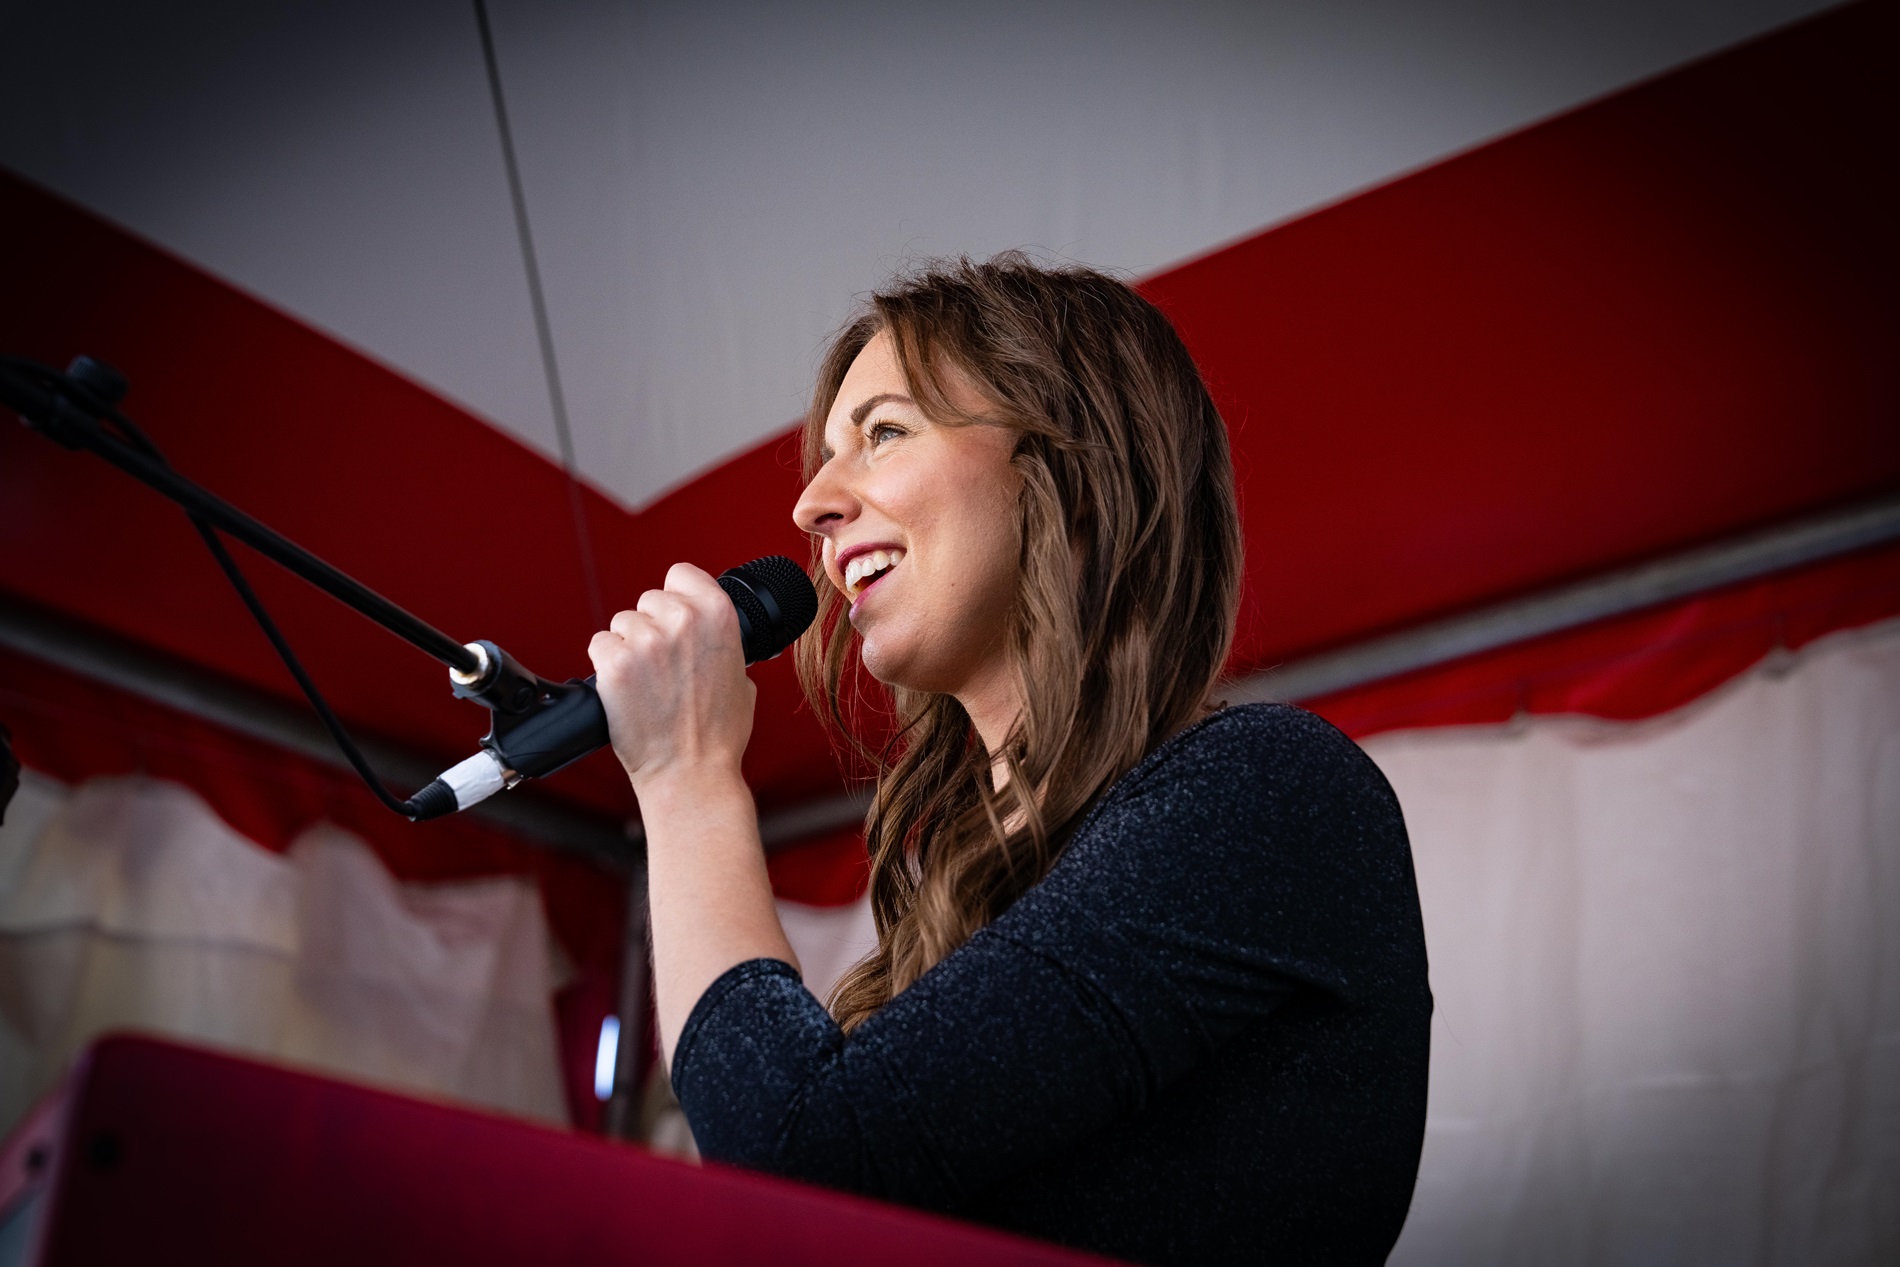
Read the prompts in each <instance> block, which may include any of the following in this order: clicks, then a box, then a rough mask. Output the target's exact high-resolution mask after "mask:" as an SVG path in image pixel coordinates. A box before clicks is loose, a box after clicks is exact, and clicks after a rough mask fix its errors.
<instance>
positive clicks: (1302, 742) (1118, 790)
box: [1108, 704, 1385, 798]
mask: <svg viewBox="0 0 1900 1267" xmlns="http://www.w3.org/2000/svg"><path fill="white" fill-rule="evenodd" d="M1205 782H1213V783H1216V784H1221V783H1225V784H1231V785H1236V786H1238V785H1242V784H1244V785H1245V786H1247V787H1250V788H1260V787H1272V788H1275V789H1278V790H1279V791H1281V792H1283V793H1284V792H1286V791H1290V790H1294V789H1297V788H1299V787H1302V786H1305V787H1310V788H1318V787H1324V786H1336V785H1338V784H1340V783H1342V782H1344V783H1348V784H1370V785H1372V786H1374V787H1376V788H1380V789H1383V788H1384V787H1385V780H1384V778H1383V776H1382V775H1380V773H1379V770H1378V767H1377V766H1375V765H1374V764H1373V763H1372V760H1371V758H1369V757H1367V756H1366V754H1365V753H1364V752H1363V751H1361V749H1360V748H1359V745H1358V744H1355V743H1354V742H1353V741H1352V740H1351V739H1349V738H1347V737H1346V735H1345V734H1343V733H1342V732H1341V731H1340V730H1339V729H1338V728H1337V727H1335V726H1333V725H1332V723H1330V722H1328V721H1327V720H1326V719H1325V718H1323V717H1319V716H1317V715H1316V714H1313V713H1309V712H1307V711H1306V710H1305V709H1303V708H1297V707H1295V706H1293V705H1291V704H1240V705H1235V706H1231V707H1226V708H1222V709H1219V710H1218V711H1216V712H1214V713H1212V714H1210V715H1209V716H1207V717H1205V718H1203V719H1201V720H1200V721H1198V722H1196V723H1194V724H1193V725H1191V726H1189V727H1187V728H1186V729H1184V730H1182V731H1180V732H1179V733H1177V734H1175V735H1173V736H1172V737H1170V738H1168V739H1166V740H1164V741H1162V742H1161V743H1160V744H1158V745H1156V746H1155V748H1154V749H1153V750H1152V751H1151V752H1149V753H1148V755H1147V756H1146V757H1144V758H1143V759H1142V760H1141V761H1140V762H1138V763H1137V764H1136V765H1135V767H1134V768H1133V769H1132V770H1130V771H1129V772H1128V773H1127V774H1125V775H1123V776H1122V778H1121V779H1120V780H1118V781H1117V782H1116V783H1115V785H1114V786H1113V787H1112V788H1110V790H1109V793H1108V796H1109V798H1121V797H1135V796H1143V795H1152V794H1153V793H1154V792H1155V791H1156V790H1157V789H1158V788H1161V787H1165V786H1168V785H1177V784H1183V783H1186V784H1198V783H1205Z"/></svg>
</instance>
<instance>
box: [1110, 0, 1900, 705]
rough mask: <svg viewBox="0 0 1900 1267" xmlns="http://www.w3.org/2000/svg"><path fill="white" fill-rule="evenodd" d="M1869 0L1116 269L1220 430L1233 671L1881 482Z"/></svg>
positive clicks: (1881, 167) (1885, 404)
mask: <svg viewBox="0 0 1900 1267" xmlns="http://www.w3.org/2000/svg"><path fill="white" fill-rule="evenodd" d="M1897 14H1900V8H1897V7H1896V6H1895V5H1893V4H1890V3H1882V4H1863V5H1857V6H1852V7H1850V8H1847V9H1845V10H1842V11H1838V12H1836V13H1833V14H1830V15H1827V16H1824V17H1822V18H1820V19H1819V20H1817V21H1814V22H1811V23H1808V24H1806V25H1803V26H1800V27H1796V28H1793V29H1790V30H1787V31H1784V32H1782V33H1780V34H1777V35H1773V36H1771V37H1769V38H1767V39H1765V40H1762V41H1760V42H1758V43H1755V44H1753V45H1751V46H1748V47H1745V48H1743V49H1741V50H1739V51H1736V52H1733V53H1730V54H1727V55H1724V56H1721V57H1718V58H1716V59H1714V60H1712V61H1709V62H1707V63H1704V64H1702V65H1699V66H1696V67H1693V68H1690V69H1687V70H1684V71H1680V72H1677V73H1674V74H1671V75H1669V76H1668V77H1666V78H1664V79H1662V80H1659V81H1657V82H1654V83H1651V84H1649V85H1647V86H1644V87H1640V88H1637V89H1635V90H1633V91H1629V92H1626V93H1623V94H1621V95H1619V96H1616V97H1613V98H1610V99H1608V100H1606V101H1603V102H1600V103H1598V104H1596V105H1592V106H1589V107H1587V108H1585V109H1583V110H1580V111H1578V112H1576V113H1573V114H1570V115H1568V116H1565V117H1563V118H1560V119H1557V120H1555V121H1553V122H1550V123H1546V124H1543V125H1541V126H1538V127H1535V128H1532V129H1530V130H1528V131H1526V132H1523V133H1520V134H1518V135H1516V136H1513V137H1511V138H1509V139H1507V140H1504V141H1501V142H1499V143H1497V144H1493V145H1489V146H1486V147H1484V148H1482V149H1480V150H1477V151H1474V152H1472V153H1469V154H1467V155H1465V156H1463V157H1460V158H1458V159H1455V160H1452V161H1450V162H1446V163H1444V164H1441V165H1439V166H1437V167H1434V168H1431V169H1429V170H1427V171H1424V172H1421V173H1419V174H1417V175H1414V176H1411V177H1408V178H1406V179H1404V180H1400V181H1398V182H1396V183H1394V184H1391V185H1388V186H1386V187H1384V188H1382V189H1379V190H1376V191H1373V192H1371V193H1368V194H1365V195H1363V196H1360V197H1357V198H1354V199H1352V200H1350V201H1348V202H1345V203H1343V204H1340V205H1338V206H1335V207H1333V208H1330V209H1328V210H1325V211H1322V212H1320V213H1318V214H1316V215H1313V216H1310V217H1308V218H1306V219H1304V220H1301V221H1298V222H1296V223H1293V224H1289V225H1287V226H1285V227H1283V228H1279V229H1276V230H1273V231H1272V232H1269V233H1265V234H1262V235H1261V236H1259V237H1257V238H1253V239H1251V240H1249V241H1246V242H1243V243H1241V244H1239V245H1237V246H1234V247H1232V248H1230V249H1227V250H1224V251H1220V252H1218V253H1216V254H1214V255H1211V256H1208V257H1207V258H1205V259H1202V260H1199V261H1196V262H1194V263H1192V264H1189V265H1187V266H1185V267H1182V268H1179V269H1177V270H1175V271H1173V272H1171V273H1168V274H1165V275H1163V276H1161V277H1157V278H1155V279H1153V280H1151V281H1149V282H1147V283H1145V289H1146V291H1147V292H1148V293H1149V294H1150V295H1151V296H1152V297H1153V298H1154V299H1155V300H1156V302H1157V303H1159V304H1160V305H1161V306H1162V307H1163V308H1165V309H1166V310H1167V311H1168V312H1169V313H1170V314H1172V315H1173V317H1174V318H1175V320H1176V321H1177V322H1178V323H1179V325H1180V327H1181V329H1182V331H1183V333H1184V335H1185V336H1186V338H1187V340H1188V342H1189V344H1190V346H1191V347H1192V348H1193V349H1194V352H1195V355H1196V357H1197V359H1198V360H1199V361H1200V363H1201V365H1202V367H1203V369H1204V370H1205V372H1206V374H1207V376H1208V378H1209V380H1210V381H1211V382H1212V384H1213V386H1214V388H1215V392H1216V395H1217V396H1218V398H1219V400H1220V402H1221V405H1222V409H1223V411H1224V413H1225V414H1226V416H1227V418H1228V421H1229V424H1230V426H1231V428H1232V430H1233V434H1234V439H1235V448H1236V457H1237V461H1238V464H1239V468H1240V471H1241V474H1242V479H1243V487H1244V497H1245V504H1244V510H1245V520H1246V528H1247V543H1248V551H1249V567H1248V581H1249V605H1248V612H1247V616H1246V618H1245V619H1244V620H1243V622H1242V629H1241V640H1240V647H1239V649H1238V653H1237V656H1236V665H1235V667H1236V668H1237V669H1243V670H1244V669H1251V668H1255V667H1260V666H1264V665H1267V664H1270V663H1272V662H1274V661H1277V660H1280V659H1283V658H1285V657H1287V656H1289V655H1293V654H1297V653H1300V652H1303V651H1309V650H1313V649H1316V648H1318V647H1322V646H1325V645H1328V644H1334V643H1338V642H1340V641H1342V640H1347V639H1351V638H1354V637H1357V636H1362V635H1364V634H1366V633H1368V632H1370V631H1373V630H1378V629H1385V628H1390V627H1394V626H1401V625H1404V624H1406V623H1409V622H1411V621H1415V620H1417V619H1419V618H1421V617H1425V616H1428V615H1431V614H1434V613H1440V612H1444V611H1446V610H1448V609H1453V608H1458V607H1463V606H1467V605H1470V604H1473V603H1475V602H1478V601H1480V600H1484V599H1489V598H1494V597H1497V596H1500V595H1503V594H1507V593H1510V592H1513V591H1519V590H1523V589H1526V588H1529V587H1536V586H1541V585H1545V584H1548V583H1550V582H1552V581H1553V580H1556V579H1558V578H1562V577H1567V576H1572V575H1575V574H1579V573H1586V572H1590V571H1595V570H1600V569H1603V568H1606V567H1608V566H1611V565H1614V564H1617V563H1619V562H1623V561H1626V560H1631V559H1635V558H1638V557H1641V556H1645V555H1651V554H1654V553H1657V552H1659V551H1663V550H1667V549H1669V548H1672V547H1678V546H1682V545H1684V544H1686V543H1689V542H1693V541H1697V540H1700V539H1703V538H1707V537H1711V536H1719V535H1722V534H1725V533H1728V532H1732V531H1734V530H1737V529H1740V528H1743V527H1746V526H1749V525H1753V524H1757V523H1760V522H1762V521H1765V520H1772V519H1774V518H1776V517H1779V516H1784V515H1788V514H1791V513H1793V512H1796V511H1799V510H1803V509H1806V508H1809V507H1814V506H1819V505H1823V504H1826V503H1830V502H1834V501H1838V500H1843V499H1850V498H1853V497H1855V496H1858V495H1865V494H1868V493H1871V492H1874V491H1875V490H1879V489H1886V488H1892V487H1895V486H1896V485H1900V424H1897V423H1896V421H1895V420H1896V418H1900V370H1897V369H1896V365H1897V364H1900V362H1897V360H1896V357H1895V355H1894V349H1895V347H1896V346H1900V245H1897V240H1896V235H1895V234H1894V232H1893V226H1894V225H1895V224H1896V223H1900V168H1897V167H1896V164H1895V163H1893V162H1892V161H1891V156H1892V155H1894V154H1895V153H1900V77H1897V76H1895V75H1894V74H1893V73H1892V51H1893V50H1894V49H1895V48H1896V47H1900V18H1897V16H1896V15H1897Z"/></svg>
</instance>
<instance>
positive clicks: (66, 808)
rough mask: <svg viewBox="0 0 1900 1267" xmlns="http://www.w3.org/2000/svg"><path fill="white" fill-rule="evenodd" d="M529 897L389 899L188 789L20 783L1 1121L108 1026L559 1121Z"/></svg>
mask: <svg viewBox="0 0 1900 1267" xmlns="http://www.w3.org/2000/svg"><path fill="white" fill-rule="evenodd" d="M558 983H559V976H558V970H557V966H556V962H555V959H554V955H553V952H552V950H551V948H550V942H549V939H548V936H547V930H546V927H545V925H544V923H543V918H542V912H541V904H540V900H539V896H538V895H537V893H536V892H535V889H534V886H533V885H532V883H530V882H527V881H523V880H519V879H512V878H502V879H488V880H481V881H476V882H466V883H457V884H445V885H420V884H400V883H398V882H396V880H395V879H394V878H393V877H391V876H390V874H389V873H388V872H387V871H386V870H384V868H383V866H382V864H381V863H380V862H379V861H378V860H377V859H376V857H375V856H374V855H373V854H371V853H370V851H369V850H368V849H367V848H366V847H365V846H364V845H363V844H362V843H361V842H360V841H359V840H357V839H356V838H355V837H353V836H351V835H348V834H347V833H345V832H342V831H340V830H338V829H336V828H334V827H330V826H323V825H320V826H317V827H313V828H312V829H310V830H309V831H307V832H305V833H304V834H303V835H302V836H300V837H299V838H298V839H297V841H296V842H294V844H293V845H292V847H291V849H290V851H289V853H288V854H287V855H285V856H279V855H276V854H273V853H270V852H268V851H266V850H264V849H261V848H259V847H258V846H257V845H256V844H254V843H252V842H251V841H249V840H247V839H246V838H244V837H243V836H240V835H238V834H237V833H236V832H234V831H232V830H231V829H230V828H229V827H228V826H226V825H225V824H224V823H223V822H222V821H220V820H219V819H218V818H217V816H216V815H215V814H213V813H212V811H211V810H210V808H209V807H208V806H206V805H205V803H204V802H203V801H202V800H200V799H199V798H198V797H197V796H196V795H195V794H194V793H192V792H191V791H189V790H187V789H185V788H183V787H181V786H179V785H177V784H173V783H167V782H161V781H158V780H152V779H145V778H140V777H136V776H133V777H121V778H103V779H96V780H92V781H90V782H87V783H85V784H83V785H81V786H79V787H77V788H75V789H67V788H65V787H63V786H61V785H60V784H57V783H54V782H52V781H50V780H47V779H44V778H41V777H37V776H35V775H33V774H31V773H30V772H29V774H28V775H27V779H26V782H25V784H24V785H23V787H22V790H21V792H20V795H19V797H18V798H17V799H16V800H15V802H14V804H13V806H12V807H10V808H9V810H8V812H7V818H6V823H5V825H4V827H0V1123H11V1122H12V1121H14V1120H15V1119H16V1118H17V1117H18V1116H19V1114H20V1113H21V1112H23V1111H24V1110H25V1108H26V1107H27V1105H28V1104H29V1103H30V1102H31V1100H32V1099H33V1097H35V1096H37V1095H38V1094H39V1093H41V1092H42V1091H44V1090H45V1089H46V1088H47V1087H48V1086H50V1085H51V1084H52V1083H53V1081H54V1080H56V1079H57V1078H58V1076H59V1075H60V1074H61V1073H62V1072H63V1071H64V1070H65V1068H66V1066H67V1064H68V1063H69V1062H70V1060H71V1058H72V1056H73V1055H74V1053H76V1052H77V1051H78V1050H79V1049H80V1048H81V1047H82V1046H84V1045H85V1044H86V1043H87V1042H88V1041H90V1040H91V1039H92V1038H94V1037H96V1036H97V1035H99V1034H101V1033H104V1032H106V1031H108V1030H114V1029H120V1028H137V1029H144V1030H149V1031H155V1032H158V1033H162V1034H167V1035H171V1036H175V1037H179V1038H183V1039H187V1040H190V1041H196V1042H208V1043H212V1044H215V1045H220V1046H226V1047H230V1048H234V1049H237V1050H240V1051H244V1052H248V1053H252V1054H255V1055H259V1056H264V1057H268V1058H273V1059H279V1060H284V1061H289V1062H293V1063H299V1064H304V1065H308V1066H311V1067H313V1068H317V1069H321V1070H325V1071H328V1072H331V1073H335V1074H339V1075H343V1076H346V1077H351V1078H355V1079H358V1080H366V1081H371V1082H376V1083H381V1084H385V1085H388V1086H391V1087H394V1088H397V1089H401V1090H406V1091H411V1092H422V1093H427V1094H437V1095H442V1096H446V1097H450V1098H454V1099H458V1100H464V1101H470V1102H474V1103H479V1104H485V1105H489V1106H492V1107H495V1108H499V1109H505V1110H508V1111H511V1112H516V1113H520V1114H524V1115H528V1116H533V1117H538V1118H542V1119H546V1120H549V1121H565V1120H566V1116H567V1114H566V1107H565V1099H564V1095H563V1091H562V1085H561V1077H560V1069H559V1063H558V1056H557V1049H556V1041H555V1032H554V1019H553V1012H552V1005H551V998H550V996H551V993H552V991H553V989H554V988H555V987H556V986H557V985H558Z"/></svg>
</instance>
